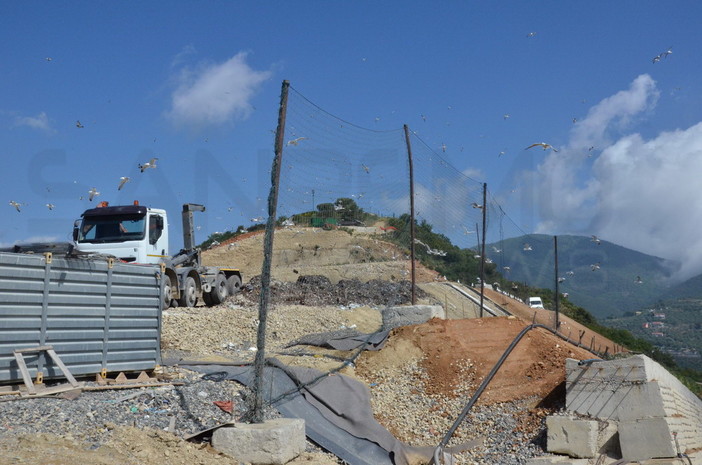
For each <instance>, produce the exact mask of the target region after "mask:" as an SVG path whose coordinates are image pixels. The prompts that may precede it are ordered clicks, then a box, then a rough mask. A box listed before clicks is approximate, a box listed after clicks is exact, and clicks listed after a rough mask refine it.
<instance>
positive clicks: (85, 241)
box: [73, 202, 169, 264]
mask: <svg viewBox="0 0 702 465" xmlns="http://www.w3.org/2000/svg"><path fill="white" fill-rule="evenodd" d="M82 217H83V219H82V220H78V221H76V224H75V226H74V229H73V240H74V243H75V246H76V249H77V250H79V251H81V252H95V253H102V254H109V255H113V256H115V257H117V258H118V259H120V260H122V261H124V262H128V263H142V264H158V263H161V262H163V261H165V260H167V259H168V258H169V255H168V217H167V215H166V211H165V210H162V209H159V208H149V207H144V206H142V205H139V204H138V202H134V205H120V206H115V207H110V206H109V205H108V204H107V202H100V203H99V204H98V205H97V207H96V208H91V209H89V210H86V211H85V212H84V213H83V215H82Z"/></svg>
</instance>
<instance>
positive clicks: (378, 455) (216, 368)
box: [179, 359, 452, 465]
mask: <svg viewBox="0 0 702 465" xmlns="http://www.w3.org/2000/svg"><path fill="white" fill-rule="evenodd" d="M179 366H181V367H183V368H187V369H190V370H194V371H199V372H201V373H206V374H211V373H215V372H223V373H226V374H227V376H226V379H230V380H236V381H238V382H240V383H242V384H244V385H246V386H249V387H251V386H252V385H253V382H254V375H253V366H251V365H245V366H229V365H211V364H207V365H200V364H197V362H181V363H179ZM263 378H264V380H263V383H262V384H263V386H264V389H265V390H266V392H265V393H264V399H267V400H270V401H271V405H272V407H274V408H275V409H277V410H278V411H279V412H280V413H281V414H282V415H283V416H285V417H288V418H302V419H304V420H305V429H306V434H307V437H308V438H309V439H310V440H312V441H313V442H315V443H316V444H318V445H319V446H320V447H322V448H324V449H325V450H327V451H329V452H331V453H333V454H334V455H336V456H337V457H339V458H341V459H342V460H344V461H346V463H349V464H350V465H385V464H387V465H393V464H395V465H412V464H416V463H426V462H427V461H428V460H429V458H430V457H431V455H432V454H433V452H434V448H433V447H421V448H419V447H412V446H408V445H406V444H404V443H403V442H402V441H400V440H398V439H397V438H395V437H394V436H393V435H392V434H391V433H390V432H389V431H388V430H387V429H385V427H383V426H382V425H381V424H380V423H378V422H377V421H376V419H375V418H374V417H373V412H372V410H371V404H370V392H369V390H368V388H367V387H366V386H365V385H364V384H362V383H360V382H359V381H356V380H355V379H353V378H351V377H349V376H345V375H342V374H339V373H334V374H330V373H323V372H320V371H318V370H315V369H313V368H303V367H289V366H286V365H284V364H283V363H281V362H280V361H278V360H276V359H269V360H268V365H267V366H266V367H265V369H264V372H263ZM445 463H447V464H448V463H452V462H451V458H450V457H448V456H447V457H446V461H445Z"/></svg>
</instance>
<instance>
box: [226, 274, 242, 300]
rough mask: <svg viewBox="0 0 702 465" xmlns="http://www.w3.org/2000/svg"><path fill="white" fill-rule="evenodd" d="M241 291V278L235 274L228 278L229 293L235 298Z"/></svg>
mask: <svg viewBox="0 0 702 465" xmlns="http://www.w3.org/2000/svg"><path fill="white" fill-rule="evenodd" d="M239 289H241V278H240V277H239V276H237V275H235V274H233V275H231V276H229V277H228V278H227V292H228V293H229V295H230V296H233V295H234V294H236V293H237V292H239Z"/></svg>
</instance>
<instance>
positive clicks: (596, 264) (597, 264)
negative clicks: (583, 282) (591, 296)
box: [590, 263, 600, 271]
mask: <svg viewBox="0 0 702 465" xmlns="http://www.w3.org/2000/svg"><path fill="white" fill-rule="evenodd" d="M590 268H591V269H592V271H597V270H599V269H600V264H599V263H595V264H594V265H590Z"/></svg>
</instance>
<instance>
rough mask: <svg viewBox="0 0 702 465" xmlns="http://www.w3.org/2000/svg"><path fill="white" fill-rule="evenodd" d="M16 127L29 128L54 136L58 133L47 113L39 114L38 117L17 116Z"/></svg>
mask: <svg viewBox="0 0 702 465" xmlns="http://www.w3.org/2000/svg"><path fill="white" fill-rule="evenodd" d="M15 126H27V127H30V128H32V129H38V130H40V131H43V132H46V133H49V134H53V133H54V132H56V131H55V130H54V129H53V128H52V127H51V123H50V122H49V118H48V116H46V113H45V112H43V111H42V112H41V113H39V114H38V115H37V116H17V117H15Z"/></svg>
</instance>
